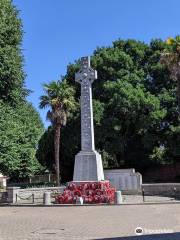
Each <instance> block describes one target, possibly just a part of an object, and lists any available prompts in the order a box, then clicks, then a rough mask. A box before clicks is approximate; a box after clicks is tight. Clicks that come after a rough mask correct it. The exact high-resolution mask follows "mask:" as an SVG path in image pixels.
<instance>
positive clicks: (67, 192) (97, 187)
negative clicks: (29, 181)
mask: <svg viewBox="0 0 180 240" xmlns="http://www.w3.org/2000/svg"><path fill="white" fill-rule="evenodd" d="M78 197H82V198H83V201H84V203H88V204H90V203H114V198H115V188H113V187H111V185H110V183H109V181H100V182H85V183H73V182H69V183H68V184H67V187H66V188H65V189H64V191H63V193H62V194H60V195H58V196H57V197H56V203H59V204H75V203H76V200H77V198H78Z"/></svg>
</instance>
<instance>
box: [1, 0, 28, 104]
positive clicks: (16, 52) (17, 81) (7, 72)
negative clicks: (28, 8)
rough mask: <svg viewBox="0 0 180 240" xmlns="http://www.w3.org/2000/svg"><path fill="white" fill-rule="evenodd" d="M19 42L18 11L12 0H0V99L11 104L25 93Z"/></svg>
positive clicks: (20, 37) (19, 22)
mask: <svg viewBox="0 0 180 240" xmlns="http://www.w3.org/2000/svg"><path fill="white" fill-rule="evenodd" d="M21 42H22V23H21V19H20V18H19V16H18V11H17V9H16V8H15V7H14V6H13V5H12V1H10V0H0V63H1V64H0V99H3V100H4V101H6V102H8V103H11V104H13V105H15V104H16V103H17V101H19V100H21V99H24V97H25V96H26V95H27V90H26V89H25V88H24V78H25V74H24V72H23V61H24V59H23V56H22V51H21V48H20V46H21ZM17 104H18V103H17Z"/></svg>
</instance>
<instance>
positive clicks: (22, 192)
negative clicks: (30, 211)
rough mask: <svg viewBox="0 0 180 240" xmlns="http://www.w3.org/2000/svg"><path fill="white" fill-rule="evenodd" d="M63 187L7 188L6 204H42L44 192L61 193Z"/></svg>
mask: <svg viewBox="0 0 180 240" xmlns="http://www.w3.org/2000/svg"><path fill="white" fill-rule="evenodd" d="M64 188H65V186H61V187H44V188H26V189H21V188H19V187H9V188H7V192H8V200H7V201H8V203H18V202H19V203H33V202H34V203H42V202H43V195H44V193H45V192H51V193H54V194H55V193H62V192H63V190H64Z"/></svg>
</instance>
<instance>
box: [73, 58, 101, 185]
mask: <svg viewBox="0 0 180 240" xmlns="http://www.w3.org/2000/svg"><path fill="white" fill-rule="evenodd" d="M95 79H97V72H96V71H95V70H93V69H92V68H91V66H90V57H83V58H81V67H80V70H79V72H77V73H76V75H75V81H77V82H78V83H80V84H81V151H80V152H79V153H78V154H77V155H76V156H75V165H74V175H73V181H75V182H79V181H101V180H104V172H103V166H102V159H101V155H100V154H99V153H98V152H97V151H96V150H95V145H94V125H93V107H92V88H91V86H92V82H93V81H94V80H95Z"/></svg>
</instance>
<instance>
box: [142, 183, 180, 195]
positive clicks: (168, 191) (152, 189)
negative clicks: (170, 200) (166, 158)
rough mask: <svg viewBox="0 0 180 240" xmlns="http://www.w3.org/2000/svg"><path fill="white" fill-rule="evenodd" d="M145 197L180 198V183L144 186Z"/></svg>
mask: <svg viewBox="0 0 180 240" xmlns="http://www.w3.org/2000/svg"><path fill="white" fill-rule="evenodd" d="M142 189H143V190H144V194H145V195H157V196H167V197H174V196H176V197H180V183H152V184H142Z"/></svg>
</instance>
